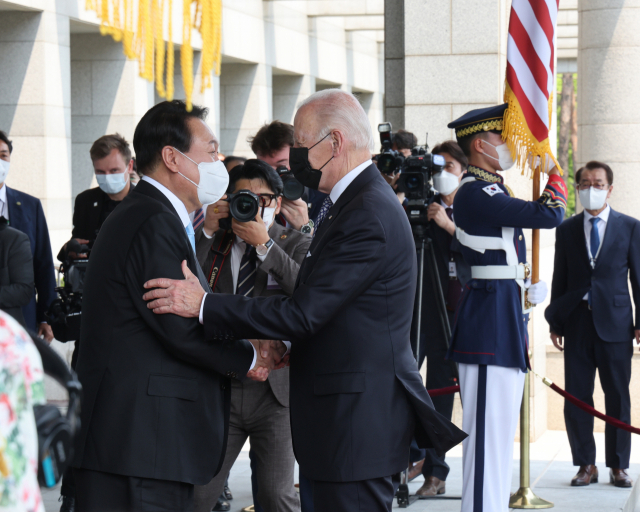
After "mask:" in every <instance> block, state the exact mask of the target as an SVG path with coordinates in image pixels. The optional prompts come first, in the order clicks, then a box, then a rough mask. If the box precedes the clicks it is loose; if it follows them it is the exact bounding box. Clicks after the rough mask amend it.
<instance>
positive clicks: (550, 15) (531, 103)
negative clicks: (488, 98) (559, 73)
mask: <svg viewBox="0 0 640 512" xmlns="http://www.w3.org/2000/svg"><path fill="white" fill-rule="evenodd" d="M558 1H559V0H513V1H512V4H511V16H510V19H509V39H508V42H507V76H506V87H505V101H506V102H507V103H509V107H508V109H507V111H506V112H505V126H504V131H503V133H504V134H505V136H506V140H507V143H508V144H509V147H510V148H511V150H512V152H513V154H514V156H515V157H516V160H517V161H518V163H520V164H521V165H523V164H524V162H525V160H527V159H529V163H530V164H531V163H533V162H535V157H540V158H541V159H542V160H545V161H546V160H547V158H551V159H552V160H553V161H554V162H555V163H556V164H557V162H556V160H555V157H554V156H553V154H552V152H551V148H550V146H549V129H550V127H551V112H552V101H553V90H554V87H555V81H554V53H555V48H554V43H555V30H556V19H557V16H558Z"/></svg>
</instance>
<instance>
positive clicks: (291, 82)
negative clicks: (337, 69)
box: [272, 75, 316, 123]
mask: <svg viewBox="0 0 640 512" xmlns="http://www.w3.org/2000/svg"><path fill="white" fill-rule="evenodd" d="M272 83H273V119H277V120H279V121H282V122H284V123H293V117H294V115H295V113H296V109H297V107H298V104H299V103H300V102H301V101H303V100H304V99H306V98H308V97H309V96H311V94H313V93H314V92H315V90H316V83H315V78H314V77H312V76H310V75H304V76H301V75H274V76H273V82H272Z"/></svg>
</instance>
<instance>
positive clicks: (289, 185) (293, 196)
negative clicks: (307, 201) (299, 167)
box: [282, 176, 304, 201]
mask: <svg viewBox="0 0 640 512" xmlns="http://www.w3.org/2000/svg"><path fill="white" fill-rule="evenodd" d="M282 184H283V186H284V191H283V193H282V195H283V196H284V197H285V199H288V200H289V201H296V200H297V199H300V198H301V197H302V194H303V193H304V185H303V184H302V183H300V182H299V181H298V180H297V179H295V178H294V177H293V176H284V177H283V179H282Z"/></svg>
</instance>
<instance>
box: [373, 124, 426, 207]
mask: <svg viewBox="0 0 640 512" xmlns="http://www.w3.org/2000/svg"><path fill="white" fill-rule="evenodd" d="M387 125H388V127H387ZM378 131H379V132H380V142H381V144H382V148H381V150H380V153H381V154H380V155H377V158H374V161H375V162H376V164H377V165H378V168H379V169H380V172H381V173H382V177H383V178H384V179H385V180H386V182H387V183H388V184H389V185H391V187H392V188H393V190H395V192H396V195H397V196H398V200H399V201H400V204H403V205H404V204H405V199H406V197H405V193H404V192H402V191H400V190H398V184H397V183H398V179H399V178H400V168H401V167H402V163H403V162H404V159H405V158H407V157H409V156H411V150H412V149H413V148H415V147H416V146H417V145H418V138H417V137H416V136H415V135H414V134H413V133H411V132H408V131H407V130H403V129H402V128H400V129H399V130H398V131H397V132H395V133H391V124H390V123H382V124H380V125H378ZM382 155H387V157H386V162H385V158H384V157H383V159H382V160H381V161H380V159H379V157H380V156H382Z"/></svg>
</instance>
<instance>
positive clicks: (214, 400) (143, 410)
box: [74, 181, 253, 485]
mask: <svg viewBox="0 0 640 512" xmlns="http://www.w3.org/2000/svg"><path fill="white" fill-rule="evenodd" d="M183 260H187V262H188V264H189V268H190V269H191V271H192V272H193V273H194V274H196V275H198V276H199V278H200V280H201V283H202V285H203V287H204V288H205V289H206V290H208V289H209V288H208V287H207V285H206V281H205V279H204V276H203V275H202V272H201V270H200V267H199V265H198V262H197V261H196V257H195V254H194V252H193V250H192V249H191V244H190V243H189V239H188V238H187V235H186V232H185V230H184V227H183V226H182V222H181V221H180V218H179V217H178V215H177V213H176V211H175V210H174V209H173V206H172V205H171V202H170V201H169V200H168V199H167V198H166V197H165V196H164V195H163V194H162V193H161V192H160V191H159V190H157V189H156V188H155V187H154V186H153V185H151V184H149V183H146V182H144V181H142V182H140V184H139V185H138V186H137V187H136V189H135V191H134V192H133V193H132V194H130V195H129V196H128V197H127V198H125V200H124V201H123V202H122V204H121V205H120V206H119V207H118V208H117V209H116V210H115V211H114V212H113V213H112V214H111V215H110V216H109V218H108V219H107V220H106V221H105V223H104V224H103V226H102V229H101V230H100V234H99V235H98V238H97V239H96V243H95V245H94V247H93V251H92V254H91V258H90V260H89V266H88V268H87V273H86V278H85V287H84V295H83V312H82V314H83V319H82V331H81V336H80V346H81V347H82V350H80V356H79V359H78V363H77V366H76V371H77V373H78V377H79V378H80V382H81V383H82V386H83V389H84V401H83V404H82V430H81V433H80V438H79V442H78V453H77V455H76V458H75V461H74V465H75V466H76V467H80V468H85V469H91V470H96V471H103V472H108V473H116V474H120V475H127V476H135V477H141V478H154V479H159V480H174V481H179V482H188V483H193V484H197V485H204V484H206V483H208V482H209V481H210V480H211V479H212V478H213V476H214V475H215V474H216V473H217V471H218V470H219V467H220V465H221V464H222V460H223V456H224V453H225V447H226V436H227V427H228V412H229V409H228V405H229V402H228V399H229V385H228V379H227V378H225V377H224V376H225V375H226V376H228V377H232V376H236V375H243V374H246V372H247V371H248V370H249V367H250V365H251V362H252V360H253V349H252V347H251V345H250V344H249V342H247V341H246V340H242V341H235V342H234V341H231V340H228V339H227V340H224V341H207V340H205V336H204V329H203V327H202V326H201V325H200V323H199V322H198V319H194V318H190V319H186V318H181V317H178V316H175V315H155V314H153V313H152V312H151V310H150V309H148V308H147V305H146V303H145V301H143V300H142V295H143V294H144V293H145V289H144V288H143V284H144V283H145V282H146V281H147V280H149V279H152V278H155V277H161V276H168V277H171V278H173V279H184V276H183V275H182V271H181V268H180V264H181V262H182V261H183Z"/></svg>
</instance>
